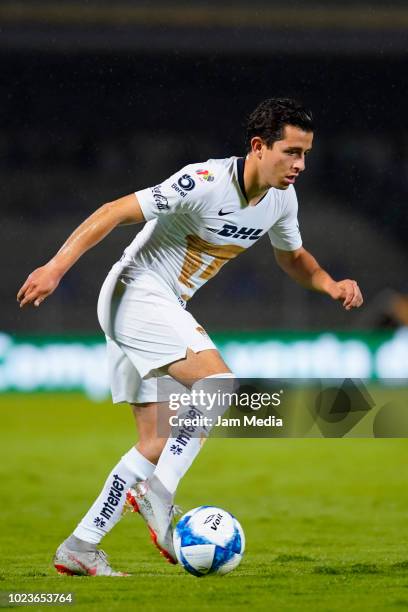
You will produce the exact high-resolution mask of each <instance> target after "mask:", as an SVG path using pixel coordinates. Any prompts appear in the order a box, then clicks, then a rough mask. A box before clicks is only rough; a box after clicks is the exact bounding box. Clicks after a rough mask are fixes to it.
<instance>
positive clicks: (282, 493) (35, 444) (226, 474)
mask: <svg viewBox="0 0 408 612" xmlns="http://www.w3.org/2000/svg"><path fill="white" fill-rule="evenodd" d="M0 410H1V431H2V435H1V463H0V469H1V479H0V482H1V504H0V513H1V514H0V520H1V522H0V531H1V540H0V542H1V543H0V566H1V567H0V591H7V590H12V591H16V592H21V591H24V592H27V591H28V592H68V591H73V592H74V594H75V598H76V604H75V605H74V606H73V607H72V609H73V610H77V611H79V610H81V611H82V610H84V611H85V610H86V611H92V610H97V611H98V612H101V611H104V610H125V611H126V610H171V611H172V612H175V611H178V610H183V611H191V610H250V611H251V612H252V611H254V610H267V609H271V610H279V611H280V610H294V611H298V610H313V611H316V610H317V611H318V610H325V611H327V610H342V611H343V610H348V611H349V610H359V611H360V610H392V609H395V610H400V609H404V608H408V550H407V524H408V486H407V480H408V471H407V451H408V443H407V441H406V440H397V439H394V440H385V439H377V440H374V439H361V440H359V439H335V440H334V439H303V440H283V439H276V440H251V439H248V440H238V439H235V440H231V439H230V440H221V439H214V440H210V441H209V442H207V444H206V445H205V446H204V448H203V450H202V452H201V455H200V456H199V458H198V459H197V461H196V462H195V464H194V465H193V467H192V468H191V470H190V471H189V473H188V474H187V476H186V477H185V479H184V481H183V482H182V485H181V487H180V489H179V492H178V497H177V502H178V503H180V504H181V505H182V507H183V508H184V509H185V510H188V509H190V508H192V507H195V506H198V505H201V504H214V505H218V506H221V507H224V508H226V509H227V510H230V511H231V512H233V513H234V514H235V515H236V516H237V517H238V519H239V520H240V521H241V523H242V525H243V527H244V530H245V533H246V538H247V550H246V553H245V556H244V560H243V562H242V563H241V565H240V567H239V568H238V569H237V570H235V571H234V572H232V573H231V574H230V575H228V576H225V577H217V576H214V577H212V576H210V577H206V578H200V579H197V578H195V577H193V576H190V575H188V574H186V573H185V572H184V571H183V570H182V569H181V568H180V567H178V566H177V567H173V566H170V565H168V564H167V563H166V562H165V561H164V560H163V559H162V558H161V557H160V555H159V554H158V553H157V551H156V549H155V548H154V547H153V546H152V545H151V543H150V540H149V537H148V532H147V529H146V528H145V525H144V523H143V521H142V520H141V518H140V517H139V516H136V515H127V516H125V517H124V518H123V520H122V521H121V522H120V523H119V525H118V526H117V527H116V528H115V529H113V531H112V532H111V533H110V534H109V535H108V536H107V538H106V539H105V541H104V543H103V547H104V549H105V550H106V551H107V552H108V553H109V555H110V559H111V562H112V565H113V566H114V567H115V568H118V569H122V570H128V571H130V572H132V574H133V575H132V577H130V578H116V579H112V578H88V577H85V578H79V577H74V578H70V577H61V576H57V575H56V573H55V571H54V569H53V567H52V565H51V559H52V555H53V553H54V550H55V548H56V547H57V545H58V544H59V543H60V541H61V540H62V539H63V538H65V537H66V536H67V535H68V534H69V533H70V532H71V531H72V529H73V528H74V527H75V525H76V523H77V521H78V520H79V519H80V518H81V516H82V515H83V513H84V512H85V511H86V510H87V508H88V506H89V504H90V503H91V502H92V501H93V499H94V498H95V496H96V495H97V493H99V490H100V487H101V485H102V483H103V482H104V480H105V477H106V475H107V473H108V472H109V470H110V469H111V467H112V466H113V465H114V463H115V462H116V461H117V459H118V458H119V457H120V455H121V454H123V453H124V452H125V451H126V450H127V449H128V448H130V446H131V445H132V444H133V443H134V425H133V421H132V417H131V415H130V411H129V409H128V408H127V407H126V406H115V407H113V406H111V405H110V404H109V403H108V402H106V403H103V404H92V403H90V402H89V401H88V400H86V399H84V398H83V397H82V396H80V395H75V394H66V395H64V394H59V395H50V394H48V395H47V394H44V395H33V396H30V395H28V396H22V395H17V394H15V395H12V394H11V395H4V396H3V397H2V399H1V402H0ZM50 608H53V607H51V606H47V607H45V606H43V607H40V606H36V607H35V606H33V607H31V609H43V610H47V609H48V610H49V609H50ZM56 609H57V608H56ZM58 609H59V610H61V607H58Z"/></svg>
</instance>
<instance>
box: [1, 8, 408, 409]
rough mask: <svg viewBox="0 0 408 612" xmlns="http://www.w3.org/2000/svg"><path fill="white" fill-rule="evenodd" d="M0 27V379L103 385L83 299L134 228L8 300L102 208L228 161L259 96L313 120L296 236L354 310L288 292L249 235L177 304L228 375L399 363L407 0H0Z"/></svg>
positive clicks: (23, 385)
mask: <svg viewBox="0 0 408 612" xmlns="http://www.w3.org/2000/svg"><path fill="white" fill-rule="evenodd" d="M0 29H1V36H0V66H1V74H2V79H1V85H0V87H1V98H2V130H1V134H0V155H1V165H0V173H1V183H2V187H3V189H2V210H3V215H2V217H3V218H2V226H1V233H2V239H1V244H0V249H1V256H2V261H3V265H2V269H3V274H2V278H3V282H2V283H1V287H0V292H1V293H0V299H1V323H0V330H1V332H2V333H1V335H0V388H2V389H3V390H6V389H19V388H20V389H23V390H27V391H29V390H34V389H37V388H54V389H60V388H71V387H72V388H77V389H78V388H79V389H85V390H86V391H87V392H89V394H90V395H91V396H92V397H105V396H106V392H107V382H106V377H105V376H104V375H102V374H101V367H100V364H101V359H102V358H103V343H102V342H103V338H102V336H101V334H100V332H99V329H98V324H97V320H96V312H95V309H96V299H97V294H98V290H99V287H100V285H101V283H102V281H103V279H104V277H105V275H106V273H107V271H108V270H109V268H110V266H111V265H112V264H113V263H114V261H116V260H117V259H118V258H119V257H120V255H121V252H122V250H123V248H124V247H125V246H126V245H127V244H128V243H129V241H130V240H131V238H132V237H133V235H134V232H135V227H134V226H133V227H127V228H120V229H118V230H116V231H115V232H113V234H112V235H111V236H110V237H109V238H108V239H106V240H105V241H104V243H103V244H102V245H101V246H99V247H97V248H95V249H94V251H92V252H91V253H89V254H87V255H86V256H85V257H84V258H83V260H82V261H81V262H79V263H78V264H77V266H76V267H75V268H74V270H73V271H71V272H70V273H69V274H68V275H67V277H66V278H65V279H64V281H63V282H62V284H61V287H60V288H59V289H58V291H57V292H56V294H55V295H54V296H53V297H52V298H51V299H49V300H48V301H47V302H46V303H45V304H43V305H42V306H41V308H40V309H38V310H31V311H24V312H20V311H19V310H18V308H17V307H16V303H15V297H14V296H15V293H16V291H17V289H18V287H19V286H20V284H21V283H22V282H23V281H24V279H25V277H26V275H27V274H28V273H29V272H30V271H31V270H32V269H33V268H34V267H36V266H38V265H40V264H41V263H44V262H45V261H46V260H47V259H48V258H49V257H50V256H51V255H52V254H53V253H54V251H55V249H56V248H57V247H58V246H59V245H60V244H61V242H62V241H63V239H64V238H65V237H66V236H67V234H68V233H69V232H70V231H71V230H72V229H73V227H74V226H75V225H77V224H78V223H79V222H80V221H81V220H82V219H83V218H84V217H85V216H87V215H88V214H89V213H90V212H91V211H93V210H94V209H95V208H96V207H97V206H98V205H100V204H102V203H103V202H106V201H109V200H111V199H113V198H115V197H118V196H121V195H124V194H126V193H129V192H132V191H134V190H137V189H139V188H143V187H145V186H149V185H152V184H156V183H157V182H159V181H160V180H161V179H163V178H165V177H166V176H168V175H170V174H171V173H172V172H174V171H175V170H176V169H178V168H180V167H181V166H182V165H184V164H185V163H188V162H191V161H200V160H203V161H204V160H206V159H208V158H209V157H226V156H230V155H242V154H244V148H243V141H244V128H243V126H244V124H245V118H246V116H247V115H248V114H249V112H251V110H252V109H253V108H254V106H255V105H256V104H257V103H258V102H259V101H260V100H262V99H264V98H266V97H269V96H274V95H290V96H295V97H297V98H299V99H301V100H302V101H304V102H305V103H306V104H307V105H309V106H310V107H311V108H312V109H313V112H314V116H315V121H316V132H315V147H314V151H313V153H312V155H311V156H310V157H309V159H308V169H307V172H306V173H305V174H304V175H303V177H302V180H301V181H300V182H299V185H298V186H297V192H298V197H299V202H300V222H301V229H302V233H303V238H304V244H305V246H306V247H307V248H309V249H310V250H311V251H312V252H313V253H314V254H316V256H317V257H318V259H319V260H320V261H321V263H322V264H323V265H324V266H325V267H326V268H327V269H328V270H329V271H330V272H331V273H332V274H333V275H334V276H335V277H337V278H340V277H352V278H356V279H357V280H358V281H359V283H360V285H361V287H362V289H363V291H364V294H365V297H366V305H365V306H364V308H363V309H361V310H360V311H359V312H353V313H345V312H344V311H343V310H342V309H341V308H340V307H339V306H338V305H336V304H334V303H331V302H330V301H328V300H327V299H325V298H324V297H322V296H319V295H316V294H313V293H310V292H306V291H304V290H303V289H301V288H300V287H298V286H296V285H295V284H294V283H293V282H292V281H290V280H289V279H288V278H287V277H285V275H284V274H283V273H281V272H280V271H279V270H278V269H277V267H276V265H275V264H274V261H273V254H272V251H271V248H270V246H269V244H268V241H267V239H264V240H263V241H261V243H259V244H258V245H256V246H255V247H254V248H253V249H251V250H250V251H249V252H248V253H247V254H246V255H245V257H242V258H239V259H238V260H235V261H234V262H232V263H231V264H230V265H229V266H228V267H227V268H226V269H225V270H223V271H222V273H221V274H220V275H219V276H218V277H216V278H215V279H214V280H213V281H212V282H211V283H210V284H209V285H208V286H206V288H205V290H204V291H202V292H199V294H198V295H197V296H196V297H195V298H194V299H193V300H192V302H191V304H190V309H191V311H192V312H193V313H194V315H195V316H196V317H197V319H198V320H199V321H200V322H201V323H202V324H203V325H204V326H205V327H206V328H207V330H208V331H209V332H210V333H211V334H213V335H214V338H215V340H216V341H217V340H218V342H219V344H220V348H221V350H222V351H223V352H224V354H225V356H226V357H227V359H228V361H229V363H230V365H231V366H232V367H233V368H234V369H235V370H236V371H237V373H238V374H240V375H242V376H267V377H272V376H343V375H344V376H357V377H361V378H380V379H381V378H396V377H398V378H406V377H407V376H408V333H406V331H405V329H404V326H405V325H408V297H407V296H408V282H407V276H406V270H407V269H408V252H407V248H406V235H407V209H406V202H407V198H408V136H407V133H406V130H405V123H406V120H405V117H406V100H407V87H408V86H407V79H406V74H405V73H406V61H407V50H408V47H407V44H406V41H407V33H408V8H407V5H406V2H404V1H403V0H401V1H397V0H396V1H394V2H393V3H392V5H390V3H385V2H380V1H379V2H375V1H374V0H369V1H368V0H367V1H364V0H359V2H358V3H356V2H352V1H351V0H350V1H345V0H342V1H341V2H340V1H339V2H336V1H332V2H330V4H329V3H327V2H322V1H320V0H315V1H314V2H313V3H309V2H308V3H299V2H291V1H286V2H273V1H271V0H269V1H266V0H265V1H264V2H262V1H261V0H253V2H251V3H250V4H248V3H247V2H244V1H243V0H242V1H238V0H235V1H234V2H229V1H228V0H207V1H206V2H187V1H182V0H178V1H177V2H161V3H160V4H157V3H156V2H148V1H145V2H130V1H128V2H125V1H124V0H120V1H119V2H115V3H111V2H108V1H105V2H101V1H100V2H92V1H88V2H72V1H63V0H59V2H47V1H35V0H31V2H29V3H27V2H7V1H6V2H2V3H1V5H0ZM288 330H290V333H287V332H288ZM67 343H68V344H67ZM282 355H284V356H285V358H284V359H281V356H282ZM282 364H283V365H282Z"/></svg>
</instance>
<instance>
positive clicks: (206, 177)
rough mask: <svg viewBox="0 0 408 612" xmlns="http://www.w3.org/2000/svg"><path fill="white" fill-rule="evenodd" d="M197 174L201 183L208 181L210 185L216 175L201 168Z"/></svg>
mask: <svg viewBox="0 0 408 612" xmlns="http://www.w3.org/2000/svg"><path fill="white" fill-rule="evenodd" d="M196 174H197V176H198V178H199V180H200V181H207V182H208V183H211V182H212V181H213V180H214V175H213V173H212V172H210V171H209V170H204V169H202V168H200V169H199V170H196Z"/></svg>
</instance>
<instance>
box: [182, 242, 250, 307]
mask: <svg viewBox="0 0 408 612" xmlns="http://www.w3.org/2000/svg"><path fill="white" fill-rule="evenodd" d="M186 238H187V251H186V255H185V257H184V262H183V267H182V268H181V272H180V276H179V281H180V282H181V283H183V285H185V286H186V287H189V288H190V289H193V287H194V284H193V283H192V282H191V280H190V279H191V277H192V276H193V275H194V274H195V273H196V272H198V270H200V268H201V267H202V266H203V263H204V262H203V259H202V255H203V254H205V255H210V257H213V260H212V261H211V263H209V264H208V265H207V266H206V267H205V268H204V270H203V271H202V272H201V274H200V276H199V278H202V279H204V280H209V279H210V278H212V277H213V276H215V275H216V274H217V272H218V271H219V270H220V268H221V267H222V266H223V265H224V264H225V263H227V261H229V260H230V259H233V258H234V257H236V256H237V255H239V254H240V253H242V252H243V251H245V248H244V247H241V246H237V245H235V244H212V243H211V242H207V241H206V240H203V239H202V238H200V237H199V236H194V235H192V234H189V235H188V236H187V237H186ZM182 297H183V299H188V297H189V296H186V295H183V296H182Z"/></svg>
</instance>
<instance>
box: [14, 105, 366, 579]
mask: <svg viewBox="0 0 408 612" xmlns="http://www.w3.org/2000/svg"><path fill="white" fill-rule="evenodd" d="M312 140H313V125H312V116H311V113H310V112H309V111H308V110H307V109H305V108H304V107H302V106H301V105H300V104H299V103H297V102H296V101H294V100H292V99H286V98H283V99H281V98H271V99H268V100H265V101H264V102H262V103H261V104H260V105H259V106H258V107H257V108H256V109H255V111H254V112H253V113H252V114H251V115H250V117H249V120H248V124H247V140H246V146H247V155H246V157H230V158H227V159H210V160H208V161H206V162H203V163H198V164H196V163H195V164H190V165H188V166H186V167H185V168H183V169H182V170H180V171H179V172H176V174H174V175H173V176H171V177H170V178H169V179H167V180H165V181H163V182H162V183H160V184H158V185H155V186H154V187H151V188H148V189H143V190H141V191H137V192H136V193H133V194H130V195H127V196H124V197H122V198H119V199H118V200H115V201H113V202H109V203H107V204H104V205H103V206H101V207H100V208H98V209H97V210H96V211H95V212H94V213H93V214H91V216H90V217H88V218H87V219H86V220H85V221H84V222H83V223H82V224H81V225H80V226H79V227H78V228H77V229H76V230H75V231H74V232H73V233H72V234H71V236H70V237H69V238H68V239H67V241H66V242H65V244H64V245H63V246H62V247H61V248H60V250H59V251H58V252H57V253H56V255H55V256H54V257H53V258H52V259H51V260H50V261H49V262H48V263H46V264H45V265H44V266H42V267H40V268H37V269H36V270H34V271H33V272H32V273H31V274H30V275H29V276H28V278H27V280H26V281H25V283H24V284H23V286H22V287H21V289H20V290H19V292H18V295H17V299H18V301H19V303H20V307H24V306H27V305H29V304H33V305H34V306H39V305H40V304H41V303H42V302H43V300H44V299H45V298H46V297H47V296H49V295H50V294H51V293H52V292H53V291H54V290H55V289H56V288H57V286H58V284H59V282H60V280H61V279H62V277H63V276H64V274H65V273H66V272H67V271H68V270H69V269H70V268H71V266H72V265H73V264H74V263H75V262H76V261H77V259H78V258H79V257H81V256H82V255H83V254H84V253H85V252H86V251H87V250H88V249H90V248H91V247H93V246H95V245H96V244H97V243H98V242H100V241H101V240H102V239H103V238H104V237H105V236H106V235H107V234H108V233H109V232H111V231H112V230H113V229H114V228H115V227H116V226H118V225H121V224H128V223H142V222H143V221H146V222H147V223H146V225H145V226H144V228H143V229H142V231H140V232H139V233H138V234H137V235H136V237H135V239H134V240H133V242H132V243H131V244H130V245H129V246H128V247H127V248H126V249H125V252H124V254H123V256H122V258H121V259H120V261H118V262H117V263H115V264H114V266H113V268H112V270H111V271H110V272H109V274H108V276H107V278H106V280H105V282H104V284H103V286H102V289H101V293H100V296H99V301H98V317H99V322H100V324H101V327H102V329H103V331H104V332H105V336H106V342H107V356H108V366H109V372H110V379H111V390H112V397H113V402H115V403H117V402H128V403H129V404H130V405H131V407H132V411H133V414H134V417H135V420H136V426H137V430H138V434H139V441H138V443H137V444H136V446H135V447H132V448H131V449H130V450H129V451H128V452H127V453H126V454H124V455H123V456H122V458H121V459H120V461H119V462H118V463H117V465H115V466H114V468H113V469H112V471H111V473H110V474H109V476H108V478H107V480H106V482H105V484H104V486H103V488H102V491H101V493H100V495H99V496H98V498H97V499H96V501H95V502H94V504H93V505H92V506H91V508H90V510H89V511H88V512H87V514H86V515H85V516H84V518H83V519H82V520H81V522H80V523H79V525H78V526H77V527H76V529H75V530H74V532H73V533H72V534H71V535H70V536H69V537H68V538H67V539H66V540H65V541H64V542H63V543H62V544H61V545H60V546H59V548H58V550H57V552H56V555H55V557H54V565H55V567H56V569H57V570H58V571H59V572H62V573H66V574H82V575H113V576H117V575H123V574H121V573H120V572H115V571H113V570H112V568H111V567H110V565H109V563H108V560H107V557H106V555H105V553H103V551H102V550H100V549H98V547H97V546H98V544H99V543H100V541H101V540H102V538H103V536H104V535H105V534H106V533H107V532H108V531H110V529H112V527H113V526H114V525H115V524H116V523H117V522H118V521H119V519H120V517H121V513H122V510H123V507H124V504H125V500H126V496H127V491H128V490H131V489H132V487H135V493H134V494H129V499H130V500H131V502H132V503H133V505H134V507H135V509H137V510H138V511H139V512H140V514H141V515H142V517H143V518H144V519H145V521H146V522H147V525H148V527H149V530H150V532H151V535H152V538H153V540H154V541H155V543H156V545H157V546H158V548H159V549H160V550H161V552H162V554H163V555H164V556H165V557H166V558H167V559H168V560H169V561H171V562H174V563H175V562H176V558H175V553H174V548H173V544H172V526H171V522H172V517H173V512H174V508H173V498H174V494H175V491H176V488H177V485H178V483H179V481H180V479H181V478H182V477H183V476H184V474H185V473H186V471H187V470H188V468H189V466H190V465H191V463H192V462H193V460H194V459H195V457H196V456H197V454H198V452H199V450H200V437H202V435H206V433H207V432H205V431H202V432H200V431H199V428H198V430H197V431H196V432H195V433H196V434H197V435H191V436H190V437H187V438H184V440H183V442H184V444H183V445H176V444H175V440H176V439H177V430H176V432H175V433H174V432H173V431H172V433H171V434H170V435H169V437H168V439H165V438H160V437H158V431H157V427H158V418H159V416H160V418H161V419H163V417H164V416H167V414H170V412H168V411H169V406H168V404H166V403H161V402H158V397H157V387H158V381H160V380H162V379H163V378H164V377H171V378H172V379H174V380H175V381H177V382H178V383H181V384H182V385H184V386H186V387H188V388H190V389H193V388H198V387H199V386H200V385H202V384H203V383H205V382H206V381H208V380H213V382H214V379H215V381H217V379H220V380H221V379H222V380H223V381H228V380H229V379H230V380H231V383H233V374H232V372H231V371H230V369H229V368H228V366H227V364H226V363H224V361H223V359H222V357H221V355H220V354H219V352H218V351H217V349H216V347H215V345H214V344H213V342H212V341H211V339H210V338H209V337H208V335H207V334H206V333H205V331H204V329H203V328H202V327H201V326H200V325H199V324H198V323H197V321H196V320H195V319H194V317H193V316H192V315H191V314H190V313H189V312H187V311H186V310H185V306H186V302H187V301H188V300H189V299H190V298H191V296H192V295H193V294H194V293H195V291H196V290H197V289H199V288H200V287H201V286H202V285H203V284H204V283H205V282H206V281H208V280H209V279H210V278H212V277H213V276H214V275H215V274H217V272H218V271H219V270H220V269H221V267H222V266H223V265H224V264H225V263H227V262H228V261H229V260H230V259H232V258H234V257H236V256H237V255H239V254H241V253H243V252H244V251H245V250H246V249H247V248H249V247H250V246H251V245H253V244H255V242H256V241H257V240H259V239H261V238H262V236H263V235H264V234H266V233H268V235H269V239H270V241H271V243H272V247H273V250H274V254H275V259H276V261H277V263H278V265H279V266H280V267H281V268H282V269H283V270H284V271H285V272H286V273H287V274H288V275H289V276H290V277H291V278H293V279H294V280H295V281H296V282H298V283H300V284H301V285H303V286H304V287H306V288H308V289H312V290H315V291H319V292H321V293H324V294H327V295H328V296H330V297H331V298H333V299H334V300H340V301H341V303H342V305H343V307H344V308H345V309H346V310H351V309H352V308H357V307H359V306H361V304H362V302H363V299H362V295H361V292H360V289H359V287H358V285H357V283H356V282H355V281H354V280H349V279H346V280H340V281H336V280H334V279H333V278H331V276H330V275H329V274H328V273H327V272H326V271H325V270H323V269H322V268H321V267H320V265H319V264H318V262H317V261H316V259H315V258H314V257H313V256H312V255H311V254H310V253H309V252H308V251H307V250H306V249H305V248H304V247H303V246H302V240H301V236H300V231H299V225H298V221H297V208H298V205H297V199H296V193H295V189H294V183H295V181H296V180H297V179H298V178H299V176H300V173H301V172H302V171H303V170H304V169H305V157H306V155H307V154H308V153H309V151H310V150H311V148H312ZM169 431H170V430H169ZM201 434H202V435H201ZM177 446H178V448H177Z"/></svg>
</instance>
